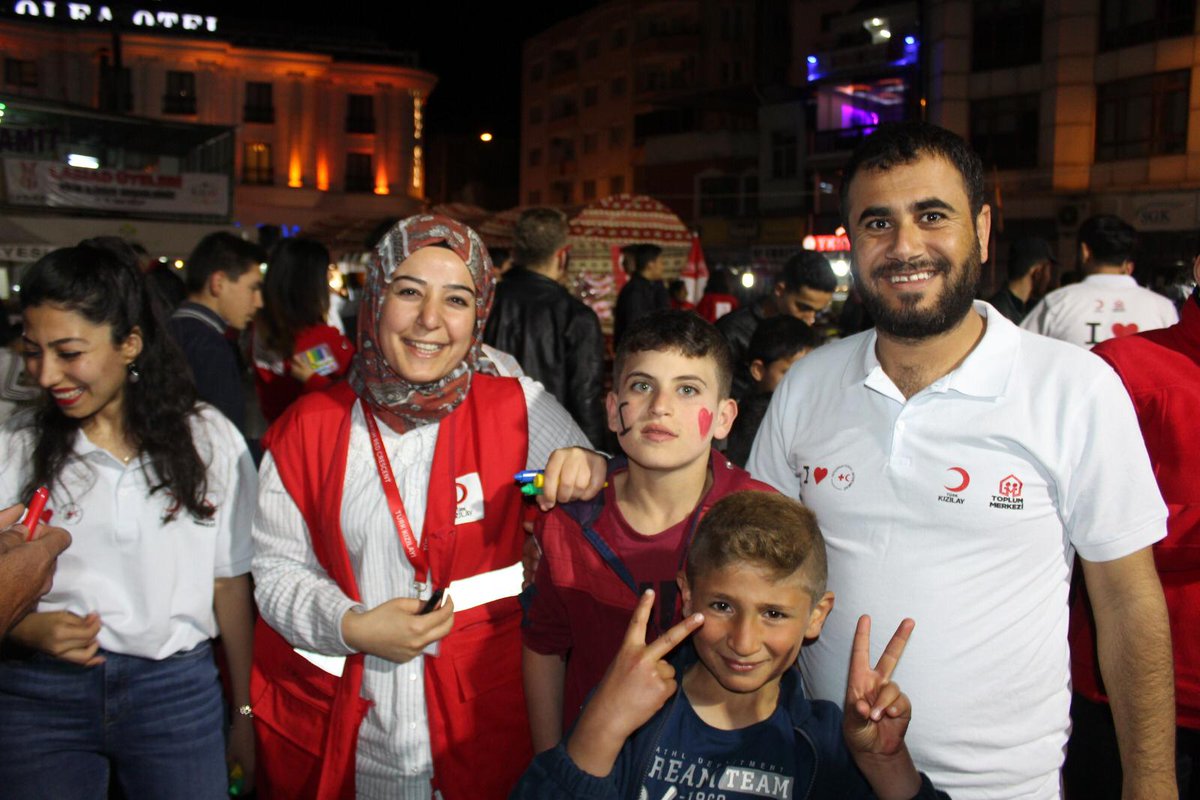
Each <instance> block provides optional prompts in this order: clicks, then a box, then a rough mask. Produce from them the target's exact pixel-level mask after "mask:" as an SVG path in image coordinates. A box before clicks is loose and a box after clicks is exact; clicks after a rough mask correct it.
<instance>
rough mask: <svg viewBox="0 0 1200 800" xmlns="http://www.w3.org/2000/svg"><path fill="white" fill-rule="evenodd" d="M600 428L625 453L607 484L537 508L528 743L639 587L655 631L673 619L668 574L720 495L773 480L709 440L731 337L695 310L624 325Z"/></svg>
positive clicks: (587, 671) (549, 721) (565, 702)
mask: <svg viewBox="0 0 1200 800" xmlns="http://www.w3.org/2000/svg"><path fill="white" fill-rule="evenodd" d="M613 372H614V380H613V391H612V392H610V393H609V395H608V397H607V414H608V425H609V428H610V429H611V430H612V431H613V432H614V433H616V435H617V437H618V440H619V441H620V443H621V447H622V448H623V449H624V451H625V458H615V459H613V460H612V461H611V462H610V464H609V473H608V488H606V489H605V490H604V491H603V492H602V493H600V494H599V495H597V496H596V497H595V498H594V499H592V500H590V501H586V502H577V503H571V504H568V505H565V506H560V507H558V508H555V509H554V510H553V511H552V512H551V513H550V514H548V515H545V516H543V517H542V518H540V519H539V520H538V523H537V528H536V534H537V537H538V542H539V544H540V545H541V548H542V552H543V555H542V558H541V561H540V563H539V564H538V568H537V572H536V575H535V578H534V582H533V585H532V586H531V587H530V589H529V590H528V591H527V593H526V596H525V599H524V600H525V606H526V608H525V623H524V629H523V640H524V645H525V650H524V662H523V663H524V674H525V695H526V702H527V704H528V707H529V720H530V727H531V730H532V732H533V746H534V750H535V752H540V751H542V750H546V749H549V748H551V747H553V746H554V745H556V744H557V743H558V742H559V740H560V739H561V738H562V732H563V730H564V729H565V728H564V726H566V727H569V726H570V724H571V723H572V722H573V721H574V720H575V717H576V716H577V715H578V713H579V709H580V707H581V706H582V704H583V700H584V698H585V697H586V696H587V693H588V692H590V691H591V690H592V689H593V688H594V687H595V686H596V684H598V683H599V682H600V679H601V678H602V677H603V676H604V671H605V669H607V667H608V664H609V662H610V661H611V660H612V658H613V656H614V655H615V654H616V652H617V650H619V649H620V647H621V641H622V639H623V638H624V636H625V628H626V627H627V625H628V621H629V614H630V612H631V611H633V609H634V607H635V606H636V605H637V603H638V598H640V597H641V596H642V594H643V593H644V592H645V591H646V589H647V588H652V589H654V590H655V592H656V593H657V594H656V597H657V600H656V602H655V604H654V608H653V614H652V615H651V619H650V622H649V628H648V629H649V631H650V632H651V635H654V636H657V635H658V634H659V633H660V632H662V631H665V630H667V629H668V628H670V627H671V626H672V625H674V624H675V623H676V622H678V621H679V619H680V610H679V597H678V593H677V591H676V580H675V578H676V575H677V574H678V572H679V570H680V568H681V567H682V566H683V558H684V554H685V553H686V552H687V546H688V542H689V541H690V539H691V537H692V534H693V532H694V531H695V529H696V525H697V523H698V522H699V519H700V517H701V516H702V515H703V513H704V512H705V511H706V510H707V509H708V507H709V506H711V505H712V504H713V503H715V502H716V501H717V500H718V499H720V498H721V497H724V496H725V495H727V494H729V493H731V492H734V491H738V490H741V489H754V490H756V491H761V492H769V491H772V490H771V489H770V487H768V486H767V485H766V484H763V483H759V482H758V481H755V480H753V479H751V478H750V476H749V475H748V474H747V473H746V472H744V471H743V470H741V469H739V468H738V467H736V466H734V465H733V464H730V463H729V462H728V461H727V460H726V459H725V457H724V456H722V455H721V454H720V453H718V452H717V451H716V450H713V449H712V441H713V439H714V438H718V439H719V438H723V437H724V436H725V435H726V434H727V433H728V432H729V427H730V425H732V424H733V420H734V417H735V416H736V415H737V404H736V403H734V402H733V401H732V400H730V399H729V387H730V381H731V374H732V366H731V359H730V355H729V347H728V345H727V344H726V343H725V340H724V339H723V338H722V337H721V335H720V334H719V333H717V330H716V328H714V327H713V326H712V325H709V324H708V323H707V322H705V321H704V320H702V319H700V318H699V317H697V316H696V315H695V314H691V313H689V312H683V311H665V312H659V313H656V314H651V315H649V316H646V317H643V318H642V319H640V320H638V321H637V322H636V323H634V324H633V325H632V326H631V327H630V329H629V331H628V333H627V335H626V337H625V338H624V339H622V340H621V344H620V345H619V346H618V348H617V356H616V363H615V365H614V371H613Z"/></svg>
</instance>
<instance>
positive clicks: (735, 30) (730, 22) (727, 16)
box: [721, 6, 742, 42]
mask: <svg viewBox="0 0 1200 800" xmlns="http://www.w3.org/2000/svg"><path fill="white" fill-rule="evenodd" d="M741 38H742V9H741V7H740V6H735V7H733V8H722V9H721V41H723V42H736V41H738V40H740V39H741Z"/></svg>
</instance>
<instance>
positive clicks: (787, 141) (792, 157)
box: [771, 130, 799, 179]
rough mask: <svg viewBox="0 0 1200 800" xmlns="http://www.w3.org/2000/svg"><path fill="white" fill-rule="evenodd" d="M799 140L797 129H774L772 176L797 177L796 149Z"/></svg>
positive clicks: (772, 135)
mask: <svg viewBox="0 0 1200 800" xmlns="http://www.w3.org/2000/svg"><path fill="white" fill-rule="evenodd" d="M798 147H799V142H798V141H797V138H796V131H794V130H784V131H774V132H773V133H772V134H771V177H772V178H781V179H783V178H794V177H796V151H797V149H798Z"/></svg>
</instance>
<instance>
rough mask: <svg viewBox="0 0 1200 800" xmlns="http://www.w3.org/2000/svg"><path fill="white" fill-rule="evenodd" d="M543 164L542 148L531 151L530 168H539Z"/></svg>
mask: <svg viewBox="0 0 1200 800" xmlns="http://www.w3.org/2000/svg"><path fill="white" fill-rule="evenodd" d="M541 163H542V148H540V147H535V148H533V149H532V150H530V151H529V166H531V167H537V166H540V165H541Z"/></svg>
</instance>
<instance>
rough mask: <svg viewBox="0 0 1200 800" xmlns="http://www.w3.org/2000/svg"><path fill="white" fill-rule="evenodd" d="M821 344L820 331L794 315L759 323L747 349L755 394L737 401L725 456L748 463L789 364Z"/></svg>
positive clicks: (739, 462) (772, 318) (736, 461)
mask: <svg viewBox="0 0 1200 800" xmlns="http://www.w3.org/2000/svg"><path fill="white" fill-rule="evenodd" d="M819 344H821V337H820V335H819V334H817V332H816V331H814V330H813V329H812V328H810V327H809V326H808V325H807V324H805V323H804V322H801V321H800V320H798V319H796V318H795V317H789V316H778V317H771V318H769V319H764V320H763V321H762V322H761V323H760V324H759V326H758V328H757V329H756V330H755V331H754V335H753V336H751V337H750V346H749V347H748V348H747V349H746V362H747V363H746V366H747V367H748V368H749V370H750V377H751V378H753V379H754V385H753V389H752V394H750V395H749V396H748V397H746V399H744V400H743V401H742V402H741V403H739V404H738V415H737V420H736V421H735V422H734V423H733V430H731V431H730V432H729V444H728V446H727V447H726V448H725V457H726V458H728V459H729V460H730V461H732V462H733V463H735V464H737V465H738V466H739V467H744V466H746V459H747V458H749V457H750V446H751V445H752V444H754V437H755V435H756V434H757V433H758V426H759V424H761V423H762V420H763V416H764V415H765V414H766V413H767V406H768V405H770V404H771V395H772V394H774V392H775V387H776V386H778V385H779V382H780V381H781V380H783V376H784V375H786V374H787V371H788V367H790V366H792V364H794V363H796V362H797V361H799V360H800V359H802V358H804V357H805V356H806V355H808V354H809V353H811V352H812V351H813V349H815V348H816V347H817V346H818V345H819Z"/></svg>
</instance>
